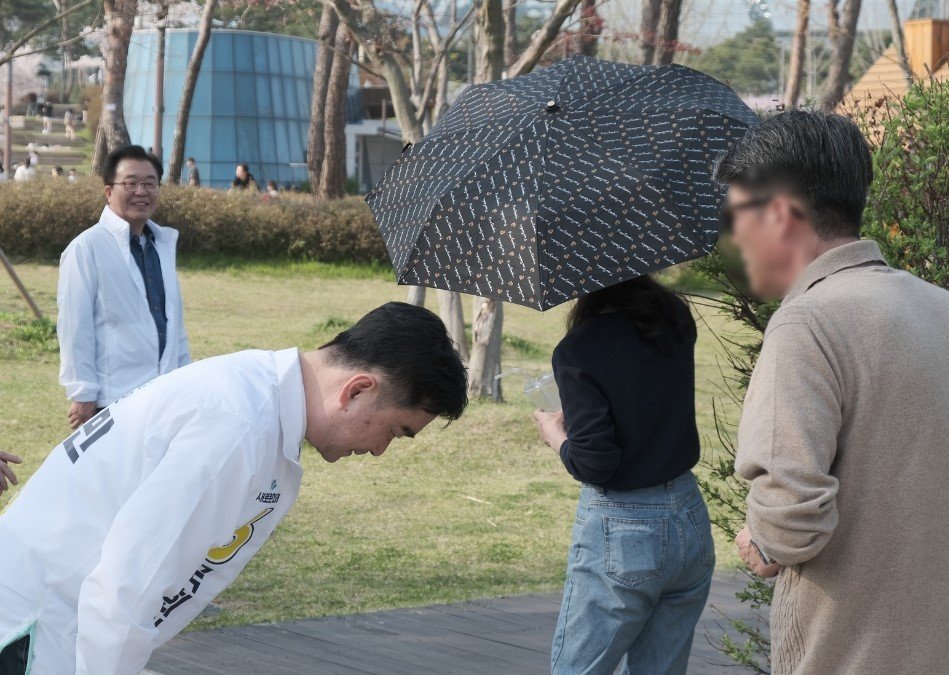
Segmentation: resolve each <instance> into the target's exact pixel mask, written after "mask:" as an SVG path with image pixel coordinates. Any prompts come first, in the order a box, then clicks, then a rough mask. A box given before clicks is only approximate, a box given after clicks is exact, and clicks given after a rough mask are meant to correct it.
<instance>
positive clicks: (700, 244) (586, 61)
mask: <svg viewBox="0 0 949 675" xmlns="http://www.w3.org/2000/svg"><path fill="white" fill-rule="evenodd" d="M756 120H757V117H756V116H755V114H754V113H753V112H752V111H751V110H750V109H749V108H748V107H747V106H746V105H745V104H744V103H742V102H741V100H740V99H739V98H738V96H736V95H735V93H734V92H733V91H732V90H731V89H729V88H728V87H726V86H725V85H724V84H722V83H720V82H718V81H717V80H714V79H713V78H711V77H709V76H707V75H704V74H702V73H699V72H696V71H694V70H691V69H690V68H686V67H684V66H679V65H670V66H631V65H627V64H621V63H613V62H610V61H602V60H599V59H594V58H590V57H583V56H575V57H572V58H569V59H565V60H564V61H560V62H559V63H557V64H555V65H553V66H550V67H548V68H545V69H543V70H539V71H535V72H533V73H530V74H527V75H523V76H521V77H516V78H513V79H510V80H500V81H497V82H491V83H489V84H483V85H476V86H472V87H469V88H468V89H467V90H465V92H464V93H463V94H462V95H461V97H460V98H459V99H458V101H457V102H456V103H455V104H454V105H453V106H452V107H451V108H450V109H449V110H448V112H447V113H446V114H445V115H444V116H443V117H442V119H441V120H440V121H439V122H438V124H437V125H435V127H434V128H433V129H432V130H431V132H430V133H429V134H428V136H426V137H425V139H424V140H423V141H421V142H420V143H417V144H415V145H412V146H408V147H407V148H406V149H405V150H404V151H403V153H402V155H401V156H400V157H399V159H398V160H396V162H395V163H394V164H393V165H392V167H391V168H390V169H389V171H388V172H387V173H386V175H385V176H384V177H383V179H382V181H380V183H379V184H378V185H377V186H376V187H375V188H374V189H373V191H372V192H371V193H370V194H369V196H368V197H367V201H368V203H369V206H370V207H371V209H372V211H373V213H374V214H375V217H376V220H377V222H378V223H379V227H380V230H381V231H382V235H383V238H384V239H385V241H386V246H387V248H388V251H389V256H390V257H391V258H392V264H393V267H394V268H395V271H396V275H397V277H398V281H399V283H402V284H409V285H418V286H429V287H433V288H442V289H447V290H455V291H461V292H463V293H470V294H472V295H480V296H483V297H489V298H496V299H498V300H504V301H506V302H513V303H517V304H521V305H526V306H528V307H533V308H535V309H540V310H544V309H549V308H551V307H554V306H556V305H559V304H561V303H563V302H566V301H568V300H570V299H572V298H576V297H579V296H581V295H584V294H586V293H589V292H592V291H595V290H598V289H600V288H605V287H607V286H610V285H613V284H616V283H619V282H621V281H625V280H626V279H631V278H633V277H636V276H639V275H642V274H647V273H649V272H654V271H656V270H659V269H662V268H665V267H668V266H671V265H675V264H677V263H681V262H684V261H686V260H691V259H693V258H697V257H699V256H702V255H704V254H706V253H708V252H709V251H710V250H711V249H712V247H713V246H714V245H715V241H716V239H717V237H718V222H719V213H718V209H719V205H720V203H721V198H722V193H721V190H720V189H719V188H718V187H717V186H716V185H715V184H714V183H713V181H712V177H711V164H712V162H713V161H714V159H715V157H716V156H717V155H718V154H719V153H721V152H722V151H724V150H725V149H727V148H728V147H729V146H730V144H731V143H733V142H734V141H736V140H738V138H740V137H741V135H742V134H743V133H744V131H745V130H746V129H747V128H748V127H749V126H750V125H752V124H754V123H755V122H756Z"/></svg>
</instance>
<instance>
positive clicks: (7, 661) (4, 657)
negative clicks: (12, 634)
mask: <svg viewBox="0 0 949 675" xmlns="http://www.w3.org/2000/svg"><path fill="white" fill-rule="evenodd" d="M29 660H30V636H29V635H24V636H23V637H21V638H20V639H19V640H14V641H13V642H11V643H10V644H8V645H7V646H6V647H4V648H3V650H2V651H0V675H23V674H24V673H25V672H26V664H27V662H28V661H29Z"/></svg>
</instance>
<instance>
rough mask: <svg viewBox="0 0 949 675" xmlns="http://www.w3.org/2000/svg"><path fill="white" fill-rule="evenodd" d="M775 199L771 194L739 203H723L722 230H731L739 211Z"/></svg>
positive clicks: (759, 205) (757, 206)
mask: <svg viewBox="0 0 949 675" xmlns="http://www.w3.org/2000/svg"><path fill="white" fill-rule="evenodd" d="M772 199H774V195H769V196H767V197H755V198H754V199H749V200H747V201H744V202H738V203H737V204H729V203H727V202H726V203H725V204H723V205H722V212H721V216H720V217H721V221H722V231H724V232H730V231H731V229H732V225H733V224H734V222H735V214H736V213H737V212H738V211H745V210H747V209H756V208H759V207H761V206H765V205H766V204H769V203H770V202H771V200H772Z"/></svg>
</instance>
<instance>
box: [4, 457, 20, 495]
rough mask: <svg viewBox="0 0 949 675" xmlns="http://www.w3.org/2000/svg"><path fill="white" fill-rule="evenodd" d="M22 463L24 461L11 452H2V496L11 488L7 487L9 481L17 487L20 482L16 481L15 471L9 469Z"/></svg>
mask: <svg viewBox="0 0 949 675" xmlns="http://www.w3.org/2000/svg"><path fill="white" fill-rule="evenodd" d="M22 461H23V460H22V459H20V458H19V457H17V456H16V455H11V454H10V453H9V452H3V451H2V450H0V494H3V493H4V492H5V491H6V490H8V489H9V488H10V486H9V485H7V481H9V482H10V483H11V484H13V485H17V484H18V483H19V482H20V481H18V480H17V479H16V474H15V473H13V469H11V468H10V467H9V464H19V463H20V462H22Z"/></svg>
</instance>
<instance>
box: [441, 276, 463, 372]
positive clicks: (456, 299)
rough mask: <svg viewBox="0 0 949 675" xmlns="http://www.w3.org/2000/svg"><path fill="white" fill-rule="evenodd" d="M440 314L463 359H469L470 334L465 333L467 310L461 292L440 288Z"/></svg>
mask: <svg viewBox="0 0 949 675" xmlns="http://www.w3.org/2000/svg"><path fill="white" fill-rule="evenodd" d="M435 295H437V296H438V315H439V316H440V317H441V319H442V321H443V322H444V323H445V327H446V328H447V329H448V337H450V338H451V339H452V341H453V342H454V343H455V349H457V350H458V355H459V356H461V360H462V361H467V360H468V336H467V335H465V310H464V307H463V306H462V304H461V293H457V292H455V291H444V290H441V289H439V290H438V291H436V293H435Z"/></svg>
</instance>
